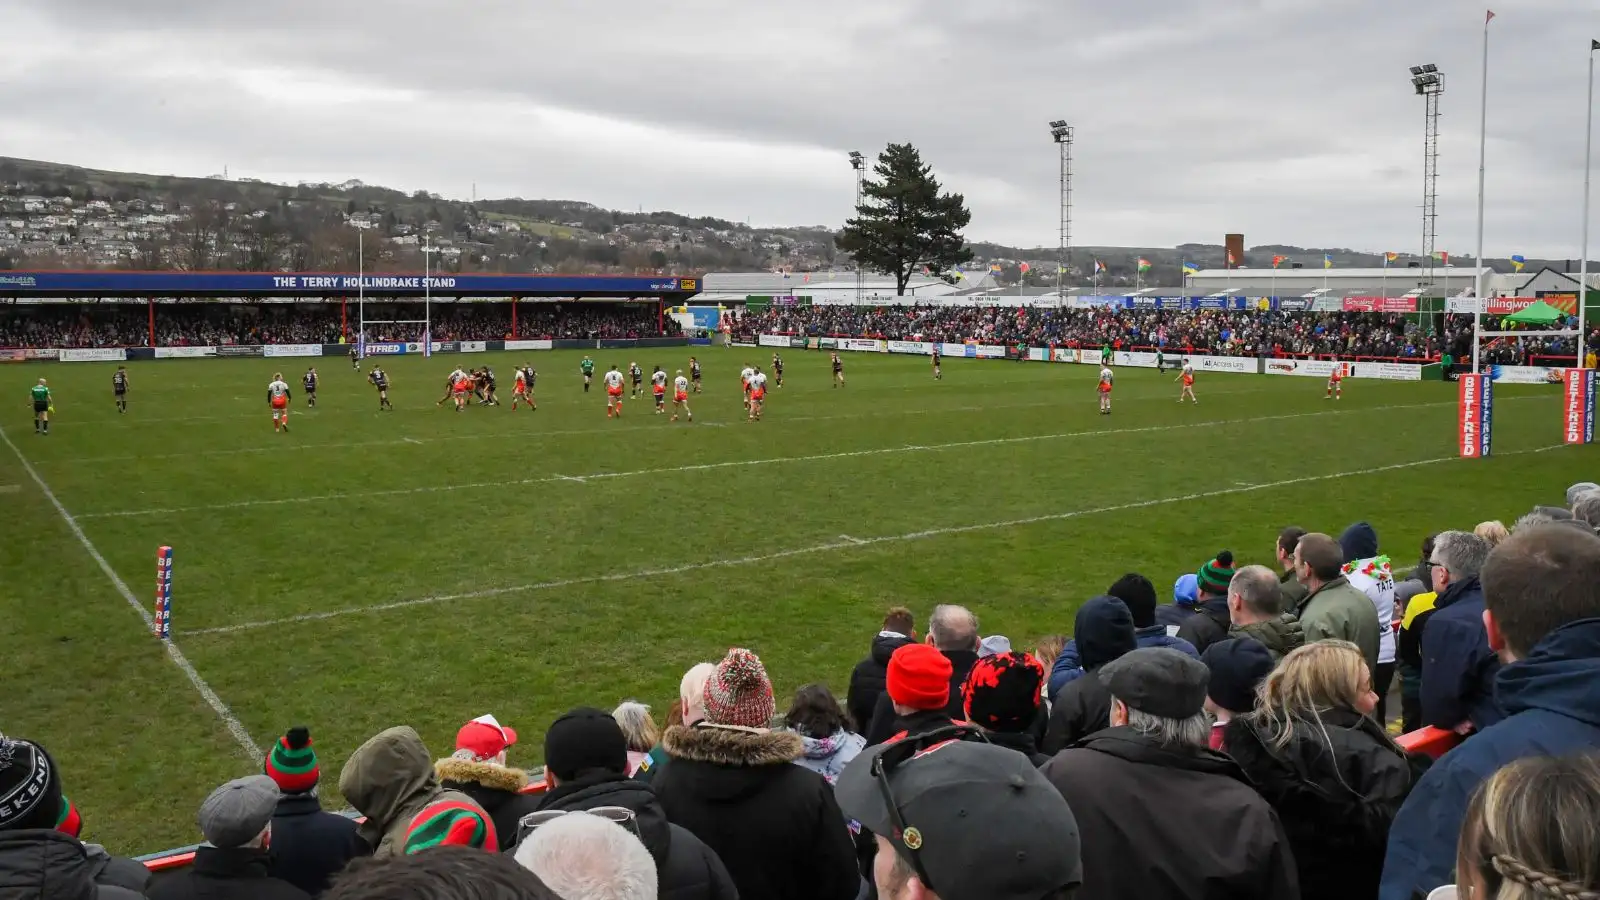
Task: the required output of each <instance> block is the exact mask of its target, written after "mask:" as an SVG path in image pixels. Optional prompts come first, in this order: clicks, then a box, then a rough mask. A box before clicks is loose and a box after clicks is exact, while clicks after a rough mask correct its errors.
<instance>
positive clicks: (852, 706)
mask: <svg viewBox="0 0 1600 900" xmlns="http://www.w3.org/2000/svg"><path fill="white" fill-rule="evenodd" d="M914 643H916V641H913V640H912V639H911V638H908V637H906V636H905V635H903V634H899V633H897V632H893V631H880V632H878V636H877V637H875V638H873V639H872V650H871V652H869V653H868V654H867V658H866V659H863V660H862V661H861V662H858V663H856V667H855V669H854V670H852V671H851V672H850V693H849V694H848V695H847V697H846V699H845V709H846V710H847V711H848V712H849V713H850V719H851V721H853V722H855V725H856V731H857V732H858V733H861V734H865V733H866V730H867V728H868V727H870V726H871V725H872V713H873V710H874V709H876V708H877V706H878V698H879V697H880V696H882V695H883V692H884V689H885V687H886V686H887V684H888V679H889V657H891V656H893V655H894V652H895V651H896V650H899V649H900V648H901V647H904V646H905V645H907V644H914Z"/></svg>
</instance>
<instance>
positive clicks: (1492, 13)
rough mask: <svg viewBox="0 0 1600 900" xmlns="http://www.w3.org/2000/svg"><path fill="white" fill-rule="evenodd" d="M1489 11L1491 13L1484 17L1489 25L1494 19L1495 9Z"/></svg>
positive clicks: (1484, 21) (1484, 22) (1484, 20)
mask: <svg viewBox="0 0 1600 900" xmlns="http://www.w3.org/2000/svg"><path fill="white" fill-rule="evenodd" d="M1488 12H1489V14H1488V15H1486V16H1484V17H1483V24H1485V25H1488V24H1489V23H1490V22H1491V21H1493V20H1494V10H1492V9H1491V10H1489V11H1488Z"/></svg>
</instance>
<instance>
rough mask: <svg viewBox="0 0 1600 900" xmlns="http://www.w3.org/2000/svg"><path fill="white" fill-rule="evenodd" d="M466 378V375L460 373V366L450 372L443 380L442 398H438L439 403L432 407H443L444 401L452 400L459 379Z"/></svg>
mask: <svg viewBox="0 0 1600 900" xmlns="http://www.w3.org/2000/svg"><path fill="white" fill-rule="evenodd" d="M466 377H467V373H466V372H464V371H462V370H461V367H460V366H457V367H456V368H455V369H454V370H453V371H451V373H450V375H449V377H447V378H445V380H444V396H443V397H440V398H439V402H437V403H435V404H433V405H434V406H443V405H444V402H445V401H446V400H450V399H452V398H454V397H455V395H456V385H457V384H459V383H460V382H461V379H463V378H466Z"/></svg>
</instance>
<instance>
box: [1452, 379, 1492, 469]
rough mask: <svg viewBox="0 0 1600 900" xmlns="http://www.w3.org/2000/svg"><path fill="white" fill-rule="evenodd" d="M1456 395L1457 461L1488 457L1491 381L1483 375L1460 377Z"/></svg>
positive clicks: (1490, 428) (1490, 420) (1490, 430)
mask: <svg viewBox="0 0 1600 900" xmlns="http://www.w3.org/2000/svg"><path fill="white" fill-rule="evenodd" d="M1458 391H1459V393H1458V396H1457V400H1458V404H1457V415H1456V425H1457V427H1456V437H1457V440H1456V444H1457V446H1458V447H1459V448H1460V452H1461V457H1462V458H1463V459H1477V458H1479V457H1484V456H1488V455H1489V450H1490V434H1491V433H1492V428H1493V424H1494V423H1493V408H1494V381H1492V380H1491V379H1490V378H1489V377H1488V376H1487V375H1462V376H1461V377H1460V379H1459V386H1458Z"/></svg>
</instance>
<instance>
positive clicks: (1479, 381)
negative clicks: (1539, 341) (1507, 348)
mask: <svg viewBox="0 0 1600 900" xmlns="http://www.w3.org/2000/svg"><path fill="white" fill-rule="evenodd" d="M1580 306H1581V301H1580ZM1580 322H1581V320H1580ZM1582 335H1583V329H1582V325H1581V324H1580V326H1579V327H1578V328H1577V329H1571V328H1556V329H1543V330H1537V331H1531V330H1530V331H1521V330H1519V331H1485V330H1484V329H1483V319H1482V304H1481V303H1477V302H1476V301H1475V305H1474V308H1473V315H1472V373H1471V374H1463V375H1461V376H1460V377H1459V379H1458V386H1457V395H1456V399H1457V413H1456V446H1457V448H1458V450H1459V452H1460V455H1461V457H1462V458H1464V459H1479V458H1482V457H1486V456H1489V455H1490V452H1491V450H1492V447H1493V432H1494V367H1493V366H1485V365H1482V364H1481V358H1482V347H1483V339H1484V338H1530V337H1570V338H1573V339H1574V340H1575V341H1576V342H1577V345H1578V349H1577V359H1576V360H1575V361H1576V362H1577V363H1578V366H1576V367H1572V368H1566V369H1562V370H1559V371H1560V373H1561V377H1560V381H1559V383H1560V385H1561V442H1562V443H1563V444H1591V443H1594V426H1595V418H1596V388H1597V384H1596V377H1597V376H1596V373H1595V370H1593V369H1586V368H1582V364H1583V354H1584V351H1585V349H1586V348H1585V347H1584V346H1583V338H1582ZM1551 374H1552V375H1554V371H1552V373H1551Z"/></svg>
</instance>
